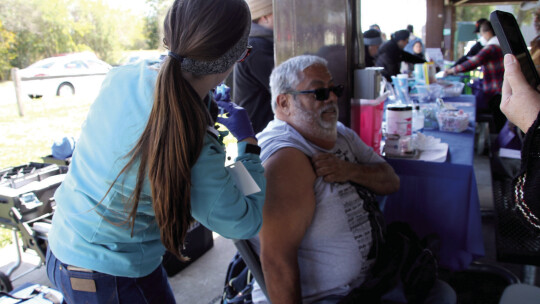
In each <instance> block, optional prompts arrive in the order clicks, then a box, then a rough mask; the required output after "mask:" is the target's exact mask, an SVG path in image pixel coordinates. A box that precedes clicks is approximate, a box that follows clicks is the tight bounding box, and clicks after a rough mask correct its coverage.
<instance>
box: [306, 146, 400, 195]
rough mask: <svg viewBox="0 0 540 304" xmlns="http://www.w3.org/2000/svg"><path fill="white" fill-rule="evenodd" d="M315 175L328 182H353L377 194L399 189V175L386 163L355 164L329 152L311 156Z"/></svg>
mask: <svg viewBox="0 0 540 304" xmlns="http://www.w3.org/2000/svg"><path fill="white" fill-rule="evenodd" d="M313 164H314V167H315V170H316V173H317V176H323V177H324V180H325V181H326V182H329V183H335V182H337V183H344V182H353V183H356V184H359V185H362V186H364V187H366V188H368V189H369V190H371V191H373V192H374V193H375V194H378V195H386V194H390V193H394V192H396V191H398V190H399V177H398V176H397V175H396V173H395V172H394V169H393V168H392V167H391V166H390V165H389V164H387V163H384V162H383V163H371V164H357V163H352V162H348V161H345V160H342V159H340V158H338V157H337V156H335V155H334V154H330V153H318V154H316V155H314V156H313Z"/></svg>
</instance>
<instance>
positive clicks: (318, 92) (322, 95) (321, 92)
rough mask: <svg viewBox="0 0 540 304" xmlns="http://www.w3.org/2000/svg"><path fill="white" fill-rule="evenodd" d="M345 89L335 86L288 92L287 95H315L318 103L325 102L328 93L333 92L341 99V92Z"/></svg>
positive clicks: (342, 86)
mask: <svg viewBox="0 0 540 304" xmlns="http://www.w3.org/2000/svg"><path fill="white" fill-rule="evenodd" d="M344 89H345V86H344V85H342V84H340V85H337V86H331V87H328V88H319V89H315V90H308V91H290V92H287V94H292V95H298V94H315V99H317V100H319V101H325V100H327V99H328V97H330V92H334V94H336V96H337V97H341V95H342V94H343V90H344Z"/></svg>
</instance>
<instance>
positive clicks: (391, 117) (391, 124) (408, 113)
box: [386, 104, 413, 136]
mask: <svg viewBox="0 0 540 304" xmlns="http://www.w3.org/2000/svg"><path fill="white" fill-rule="evenodd" d="M412 109H413V107H412V105H402V104H392V105H388V106H387V107H386V133H387V134H397V135H399V136H410V135H411V134H412Z"/></svg>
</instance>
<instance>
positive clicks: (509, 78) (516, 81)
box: [501, 54, 540, 133]
mask: <svg viewBox="0 0 540 304" xmlns="http://www.w3.org/2000/svg"><path fill="white" fill-rule="evenodd" d="M504 69H505V72H504V81H503V87H502V99H501V111H502V112H503V113H504V115H506V118H508V120H510V121H511V122H512V123H514V124H515V125H516V126H518V127H519V128H520V129H521V130H522V131H523V132H525V133H527V131H528V130H529V128H530V127H531V126H532V124H533V123H534V121H535V120H536V118H537V117H538V113H539V112H540V93H538V92H536V91H535V90H534V89H533V88H532V87H531V86H530V85H529V83H528V82H527V80H526V79H525V76H523V73H522V72H521V67H520V65H519V62H518V61H517V60H516V57H515V56H514V55H511V54H507V55H505V56H504Z"/></svg>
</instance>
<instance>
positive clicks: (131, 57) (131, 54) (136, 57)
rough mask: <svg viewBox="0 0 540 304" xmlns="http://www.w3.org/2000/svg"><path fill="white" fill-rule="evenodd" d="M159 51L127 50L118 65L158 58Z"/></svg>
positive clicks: (159, 55) (159, 56)
mask: <svg viewBox="0 0 540 304" xmlns="http://www.w3.org/2000/svg"><path fill="white" fill-rule="evenodd" d="M160 58H161V52H159V51H157V50H142V51H128V52H126V53H125V54H124V57H123V58H122V59H121V60H120V65H125V64H131V63H137V62H139V61H141V60H146V59H154V60H160Z"/></svg>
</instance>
